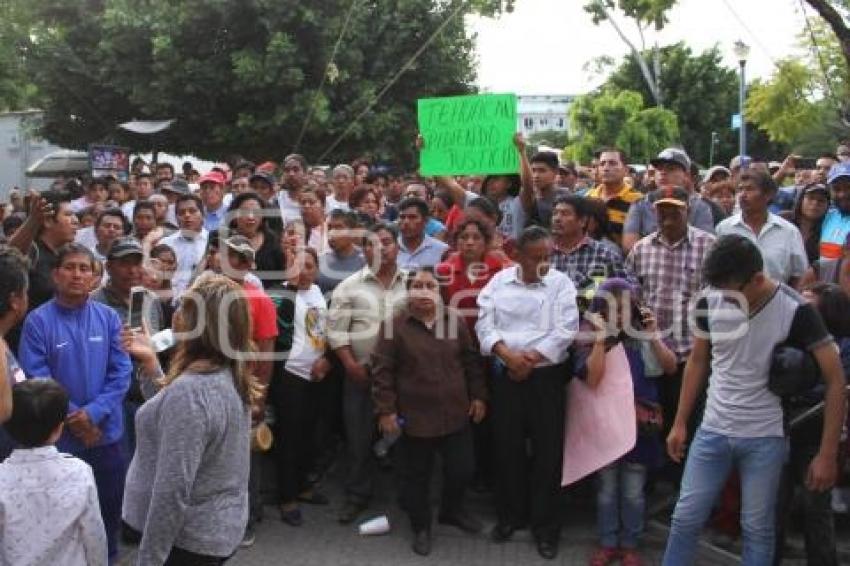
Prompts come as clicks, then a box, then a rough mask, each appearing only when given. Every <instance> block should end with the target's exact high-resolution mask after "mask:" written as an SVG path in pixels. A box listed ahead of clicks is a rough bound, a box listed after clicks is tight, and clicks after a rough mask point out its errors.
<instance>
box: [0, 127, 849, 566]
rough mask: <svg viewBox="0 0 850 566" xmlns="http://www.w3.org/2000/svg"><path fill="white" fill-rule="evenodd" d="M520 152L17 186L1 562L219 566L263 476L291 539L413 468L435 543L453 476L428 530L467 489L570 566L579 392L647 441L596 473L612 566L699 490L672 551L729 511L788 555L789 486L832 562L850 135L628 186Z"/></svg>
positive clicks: (6, 235) (6, 275) (249, 520)
mask: <svg viewBox="0 0 850 566" xmlns="http://www.w3.org/2000/svg"><path fill="white" fill-rule="evenodd" d="M427 143H428V140H427V139H421V138H420V139H419V140H417V144H418V146H419V147H423V146H424V145H426V144H427ZM514 143H515V146H516V151H517V153H518V155H519V162H520V169H521V170H520V172H519V174H505V175H489V176H486V177H477V176H460V177H436V178H423V177H420V176H418V175H415V174H406V173H404V172H402V171H399V170H394V169H391V168H386V167H383V166H377V165H374V164H370V163H369V162H368V161H367V160H358V161H356V162H355V163H352V164H339V165H337V166H335V167H332V168H330V167H321V166H312V167H311V166H310V165H309V163H308V161H307V160H306V159H305V157H303V156H301V155H297V154H292V155H288V156H286V157H284V158H283V159H282V161H281V162H280V163H274V162H267V163H263V164H259V165H257V164H254V163H251V162H249V161H238V162H235V163H230V164H220V165H217V166H216V167H214V168H213V169H212V170H210V171H208V172H206V173H205V174H203V175H201V174H199V173H198V172H197V171H194V170H193V169H192V166H191V164H186V166H184V168H183V171H182V172H181V173H180V174H177V173H176V172H175V171H174V168H173V167H172V166H171V165H169V164H166V163H160V164H155V163H152V164H147V163H145V162H144V161H142V160H140V159H139V160H136V161H135V162H134V163H133V165H132V167H131V171H130V176H129V180H128V182H122V181H119V180H117V179H112V178H91V179H85V180H82V181H81V180H79V179H70V180H59V181H57V182H56V183H54V186H53V187H52V188H51V189H50V190H48V191H45V192H42V193H40V194H38V193H35V192H31V193H27V194H22V193H21V192H19V191H16V192H14V193H13V194H12V195H11V198H10V202H9V203H8V204H4V205H2V207H0V215H2V217H3V218H2V221H3V224H2V226H3V244H2V246H0V273H2V277H0V336H3V337H5V341H4V342H2V344H3V350H4V352H3V355H0V422H5V425H4V426H3V428H2V430H0V459H2V460H4V461H3V463H2V464H0V517H2V519H0V562H2V563H4V564H14V565H29V564H32V565H43V564H51V563H53V564H88V565H98V564H112V563H114V562H115V561H116V560H117V558H118V554H119V546H120V545H119V541H122V540H123V541H124V543H126V544H130V545H136V546H138V551H137V556H138V558H137V560H138V564H140V565H145V566H147V565H161V564H169V565H195V564H198V565H200V564H204V565H208V564H222V563H224V562H225V561H226V560H228V559H229V558H230V557H231V556H232V555H233V554H234V553H235V552H236V551H237V550H238V548H239V547H240V545H241V546H249V545H251V544H252V543H253V542H254V539H255V532H254V528H255V525H256V522H257V521H259V520H262V519H263V508H264V503H267V502H266V501H264V499H263V496H264V493H263V492H262V490H261V486H262V485H263V483H268V482H264V479H263V474H264V472H268V471H269V470H272V469H273V470H274V474H275V477H274V478H273V480H274V481H273V483H274V485H275V486H276V489H275V498H276V499H275V501H274V503H275V506H276V509H277V511H278V513H279V517H280V520H281V521H282V522H283V523H284V524H286V525H288V526H291V527H296V528H297V527H302V526H303V525H304V524H305V517H304V515H303V513H302V505H327V504H329V503H331V501H330V500H329V498H328V496H327V495H325V493H323V490H322V478H323V475H324V472H325V471H326V470H327V469H328V468H329V466H330V465H331V464H332V462H333V461H334V460H335V458H340V459H342V460H343V462H344V466H343V467H342V468H341V469H342V470H343V473H344V476H345V477H344V499H343V500H341V501H334V502H333V503H334V504H336V505H338V506H339V514H338V519H339V522H340V523H341V524H351V523H353V522H354V521H356V520H357V519H358V517H361V516H362V515H363V514H364V513H365V512H366V511H367V509H368V508H369V506H370V503H371V502H372V500H373V498H374V496H375V490H376V481H375V480H376V475H377V473H378V465H379V464H381V463H386V462H387V461H390V460H391V461H393V462H394V465H395V468H396V470H397V472H398V473H397V477H398V482H399V494H400V495H399V504H400V506H401V507H402V509H403V510H404V511H405V512H406V513H407V514H408V516H409V518H410V524H411V530H412V533H413V536H412V549H413V551H414V552H415V553H417V554H419V555H428V554H429V553H430V552H431V548H432V544H433V539H432V534H431V533H432V523H433V521H434V519H433V516H432V513H433V511H432V509H431V496H430V491H429V488H430V486H431V484H432V481H431V480H432V475H433V468H434V467H435V461H436V459H437V458H438V457H439V458H440V460H441V461H442V463H443V465H442V468H441V469H442V482H441V484H440V485H441V486H442V494H441V497H440V506H439V511H438V514H437V521H439V522H440V523H442V524H447V525H451V526H453V527H457V528H458V529H460V530H462V531H464V532H467V533H478V532H480V531H481V530H482V529H483V526H482V522H481V520H480V518H478V517H475V516H474V515H473V514H472V513H470V512H469V511H468V510H467V508H466V506H465V505H464V494H465V492H466V491H467V489H469V488H470V487H474V488H475V489H477V490H481V491H482V492H488V493H490V494H491V495H492V500H493V503H494V505H495V508H496V514H497V523H496V525H495V527H493V528H492V530H491V531H490V533H489V536H490V537H491V539H492V540H493V541H494V542H495V543H501V542H505V541H507V540H509V539H510V538H511V537H512V536H513V535H514V533H515V532H516V531H517V530H521V529H526V528H527V529H530V530H531V533H532V535H533V539H534V541H535V545H536V549H537V551H538V553H539V554H540V555H541V556H542V557H544V558H547V559H552V558H555V557H556V556H557V554H558V549H559V538H560V532H561V522H562V516H563V510H564V509H563V503H562V502H563V499H562V496H563V493H564V488H563V486H562V483H563V478H564V469H565V466H566V462H568V461H569V459H570V458H571V457H574V453H573V452H571V451H570V450H569V449H566V448H565V435H566V433H567V432H568V431H567V430H566V429H567V428H568V427H567V423H568V422H570V421H569V416H570V415H569V414H568V407H569V406H570V405H569V400H570V395H571V393H570V392H572V391H575V390H576V388H582V390H583V391H587V392H589V393H590V394H591V395H597V396H604V395H608V394H611V395H613V393H610V392H613V391H614V390H615V388H616V387H615V384H616V383H626V384H627V385H626V388H625V393H626V397H625V398H626V399H627V405H628V406H627V407H626V409H627V410H626V411H624V412H621V416H620V417H619V420H622V421H623V423H625V424H624V425H623V426H624V427H625V429H629V430H631V431H632V432H631V434H632V439H633V440H631V441H630V442H629V444H628V446H626V447H625V448H624V449H621V450H620V451H619V452H618V453H617V455H616V457H613V458H608V459H607V460H606V461H605V462H604V463H603V465H599V466H596V467H595V468H594V469H593V470H591V471H593V472H595V482H596V483H595V485H596V487H595V493H596V504H597V505H596V509H597V513H596V523H597V530H598V548H597V549H596V550H595V551H594V552H593V554H592V555H591V556H589V557H588V560H589V564H591V566H604V565H605V564H612V563H616V562H619V563H621V564H623V565H625V566H636V565H639V564H641V563H642V561H643V559H642V557H641V552H640V540H641V535H642V533H643V531H644V523H645V515H646V507H647V506H646V496H645V493H646V491H647V486H648V484H649V483H650V482H670V483H672V484H673V485H674V486H675V487H676V488H677V489H679V490H680V491H679V498H678V502H677V504H676V507H675V510H674V511H673V514H672V518H671V532H670V536H669V539H668V542H667V548H666V552H665V556H664V564H665V565H670V566H680V565H686V564H691V563H693V561H694V557H695V553H696V549H697V541H698V538H699V535H700V532H701V530H702V529H703V527H704V526H705V525H706V523H707V522H708V520H709V518H710V516H711V514H712V512H713V511H715V512H716V513H718V514H719V515H722V514H723V512H724V511H725V512H726V513H727V514H731V516H732V517H733V518H734V520H733V522H734V523H736V524H737V523H738V522H740V529H741V532H742V540H743V562H744V564H747V565H771V564H775V563H779V561H781V558H782V553H783V549H784V535H785V532H786V531H787V528H786V525H787V523H788V515H789V513H790V509H791V508H792V505H793V503H794V501H795V498H794V494H795V491H798V492H799V493H800V494H801V497H800V498H799V499H800V501H801V502H802V506H803V512H804V514H805V522H804V531H805V541H806V553H807V557H808V560H809V564H815V565H834V564H837V563H838V561H837V554H836V544H835V531H834V526H833V504H835V505H838V504H839V503H840V502H839V501H837V500H835V501H833V498H832V497H831V495H830V494H831V490H832V488H833V487H834V486H835V485H836V482H837V481H839V479H840V465H841V464H842V463H843V460H844V458H845V455H846V448H847V442H846V406H845V405H846V392H845V374H846V372H847V370H848V368H850V295H848V293H850V261H847V260H848V258H850V148H848V147H847V146H845V145H841V146H839V147H838V150H837V152H836V154H835V155H824V156H822V157H821V158H820V159H818V160H817V163H816V168H815V169H812V170H806V169H802V168H800V167H796V161H797V159H796V158H795V157H794V156H789V157H788V158H787V159H785V161H783V162H782V163H774V164H771V163H769V162H762V161H758V160H756V159H753V158H750V157H748V156H739V157H736V158H735V159H733V160H732V162H731V163H730V166H729V167H728V168H727V167H723V166H715V167H712V168H711V169H709V170H708V171H706V172H704V174H703V173H702V172H701V171H700V170H699V168H698V167H697V166H696V165H695V164H694V163H693V162H692V161H691V159H690V158H689V156H688V154H687V153H686V151H685V150H683V149H681V148H666V149H663V150H662V151H660V152H659V153H658V155H657V157H656V158H655V159H653V160H651V162H650V163H649V164H647V166H646V167H645V168H644V167H640V168H635V167H632V166H630V165H629V163H628V159H627V156H626V155H625V154H624V152H623V151H621V150H619V149H616V148H603V149H601V150H600V151H599V152H598V153H597V154H596V158H595V159H594V161H593V163H591V164H588V165H587V166H577V165H575V164H573V163H562V162H560V161H559V158H558V156H557V155H556V154H554V153H549V152H539V153H536V154H533V155H529V152H528V151H527V148H526V146H525V143H524V141H523V140H522V138H521V137H520V136H517V137H515V138H514ZM804 378H809V379H804ZM783 379H784V381H783ZM621 390H622V388H621ZM621 424H622V423H621ZM618 426H619V425H618ZM269 431H271V432H272V435H271V436H272V437H273V444H272V447H271V449H270V451H265V450H267V449H268V443H267V442H266V441H265V440H264V439H267V437H268V432H269ZM606 441H607V440H606V438H604V437H601V438H600V437H593V439H592V441H591V442H593V443H596V444H602V445H604V444H605V443H606ZM611 442H613V440H611ZM340 446H342V449H341V450H338V448H339V447H340ZM597 448H600V447H599V446H597ZM601 448H605V446H602V447H601ZM612 449H616V448H612ZM69 456H72V457H69ZM270 463H273V466H270V465H269V464H270ZM721 492H723V493H724V494H726V493H727V492H729V493H731V494H732V496H731V497H727V495H724V496H723V497H722V505H720V507H721V508H720V509H716V507H717V504H718V503H719V502H720V500H721ZM736 493H738V494H739V495H738V496H736V495H735V494H736ZM739 518H740V519H739ZM307 528H309V526H308V527H307Z"/></svg>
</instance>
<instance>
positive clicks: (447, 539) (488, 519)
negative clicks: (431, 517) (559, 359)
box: [122, 465, 738, 566]
mask: <svg viewBox="0 0 850 566" xmlns="http://www.w3.org/2000/svg"><path fill="white" fill-rule="evenodd" d="M339 476H340V466H339V465H337V466H335V467H334V468H333V469H332V470H331V472H330V473H329V475H328V477H327V478H326V480H325V484H324V486H323V488H322V490H323V491H324V492H325V493H326V494H327V495H328V496H329V497H330V498H331V500H332V503H331V505H330V506H327V507H310V506H304V507H303V511H304V519H305V522H304V526H302V527H300V528H293V527H290V526H288V525H286V524H285V523H282V522H281V521H280V519H279V517H278V514H277V511H276V509H275V508H274V507H273V506H267V507H266V515H265V518H264V520H263V521H262V522H261V523H260V524H259V525H258V527H257V541H256V543H255V545H254V546H253V547H251V548H246V549H241V550H240V551H239V552H238V553H237V554H236V555H235V556H234V557H233V559H232V560H231V561H230V562H228V565H231V564H232V565H233V566H261V565H262V566H265V565H271V564H286V565H287V566H314V565H315V566H327V565H338V566H382V565H386V566H390V565H392V566H406V565H418V564H422V565H424V564H428V565H429V566H444V565H445V566H448V565H460V564H463V565H464V566H478V565H481V566H503V565H504V566H508V565H515V564H516V565H519V564H522V565H523V566H534V565H541V566H542V565H547V566H551V565H553V564H561V565H579V564H581V565H584V564H587V562H588V558H589V556H590V553H591V552H592V551H593V548H594V545H595V543H596V537H595V534H594V524H595V523H594V510H593V508H592V506H591V505H590V504H589V503H588V501H587V500H586V498H583V497H579V498H574V499H573V500H571V501H568V502H567V503H566V513H565V517H566V520H565V526H564V531H563V534H562V537H561V552H560V554H559V556H558V559H557V560H555V561H552V562H550V561H546V560H543V559H542V558H540V557H539V555H538V554H537V551H536V548H535V547H534V544H533V542H532V539H531V535H530V533H529V532H528V531H522V532H520V533H518V534H517V535H516V536H515V538H514V540H512V541H510V542H508V543H505V544H494V543H492V542H490V540H489V538H488V537H487V534H486V533H487V532H489V528H490V527H492V525H493V524H494V523H495V512H494V510H493V508H492V505H491V504H490V502H489V496H482V495H477V494H471V496H470V497H469V501H468V506H469V509H470V511H472V512H474V513H475V514H476V515H477V516H478V517H480V518H481V519H482V520H483V521H484V523H485V525H486V529H485V532H484V533H482V534H480V535H478V536H470V535H466V534H464V533H462V532H460V531H458V530H457V529H454V528H452V527H445V526H442V525H435V526H434V531H433V532H434V544H433V551H432V553H431V556H429V557H428V558H421V557H419V556H417V555H415V554H413V552H412V551H411V549H410V540H411V531H410V528H409V525H408V522H407V519H406V517H405V516H404V515H403V514H402V513H401V512H400V511H399V509H398V506H397V505H396V504H395V501H394V498H395V495H394V493H395V490H394V489H393V484H394V480H393V475H392V472H386V471H385V472H382V473H381V476H380V483H381V489H379V490H378V491H379V493H381V494H383V496H382V497H379V498H378V499H377V500H376V501H375V503H374V505H373V506H372V508H371V509H370V510H369V511H368V512H367V513H365V514H364V515H363V516H362V518H361V520H359V521H358V522H357V523H355V524H353V525H349V526H342V525H340V524H339V523H338V522H337V521H336V511H337V508H338V505H339V504H340V503H341V500H342V492H341V481H340V477H339ZM436 492H437V491H436V487H435V489H434V490H432V495H434V494H435V493H436ZM382 514H387V515H388V516H389V520H390V525H391V532H390V533H389V534H387V535H385V536H379V537H362V536H360V535H359V534H358V532H357V524H359V522H361V521H362V520H366V519H370V518H372V517H375V516H378V515H382ZM435 515H436V511H435ZM665 540H666V533H665V532H664V531H663V530H662V529H660V528H658V527H657V526H653V525H652V524H650V526H649V528H648V532H647V536H646V538H645V545H644V548H645V557H646V562H647V564H648V565H654V564H660V563H661V555H662V553H663V548H664V541H665ZM132 554H133V553H132V552H129V553H128V554H127V555H126V556H125V560H122V563H123V564H130V563H132ZM736 563H738V562H737V561H735V560H730V559H729V558H728V557H725V556H724V555H722V554H718V553H716V552H712V551H709V550H708V549H703V550H702V551H701V554H700V560H699V562H698V563H697V564H698V565H706V566H708V565H711V566H723V565H725V564H736Z"/></svg>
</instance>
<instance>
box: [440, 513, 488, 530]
mask: <svg viewBox="0 0 850 566" xmlns="http://www.w3.org/2000/svg"><path fill="white" fill-rule="evenodd" d="M437 522H438V523H440V524H441V525H451V526H453V527H457V528H459V529H460V530H462V531H463V532H465V533H469V534H471V535H474V534H478V533H480V532H481V529H482V528H484V526H483V525H482V524H481V521H479V520H478V519H476V518H475V517H473V516H472V515H470V514H469V513H467V512H466V511H458V512H457V513H453V514H451V515H440V516H439V518H438V519H437Z"/></svg>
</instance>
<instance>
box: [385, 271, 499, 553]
mask: <svg viewBox="0 0 850 566" xmlns="http://www.w3.org/2000/svg"><path fill="white" fill-rule="evenodd" d="M408 285H409V294H408V305H407V306H408V308H407V310H406V311H405V312H403V313H401V314H399V315H398V316H396V317H395V318H394V319H393V320H392V325H393V326H392V328H391V329H385V331H384V332H382V334H381V336H382V338H381V341H380V342H379V343H378V347H377V350H376V351H375V353H374V355H373V374H374V382H373V398H374V401H375V412H376V414H377V415H378V417H379V423H378V424H379V426H380V429H381V432H382V433H383V434H384V435H398V434H399V433H401V435H402V436H401V442H400V445H399V454H398V455H399V460H400V466H401V478H402V487H401V497H402V504H403V506H404V508H405V510H406V511H407V512H408V514H409V515H410V521H411V524H412V526H413V531H414V534H415V538H414V542H413V551H414V552H416V553H417V554H420V555H423V556H424V555H427V554H429V553H430V552H431V508H430V503H429V501H430V500H429V495H428V491H429V490H428V488H429V485H430V483H431V481H430V480H431V469H432V468H433V464H434V456H435V455H436V454H437V453H438V452H439V454H440V456H441V457H442V459H443V463H444V465H443V473H444V478H443V494H442V501H441V505H440V515H439V519H438V520H439V522H440V523H443V524H448V525H454V526H456V527H458V528H459V529H461V530H463V531H466V532H470V533H476V532H479V531H480V530H481V523H479V522H478V520H477V519H475V518H474V517H472V516H470V515H469V514H467V513H466V511H465V510H464V508H463V493H464V491H465V489H466V486H467V485H468V484H469V481H470V480H471V478H472V473H473V470H474V463H473V448H472V433H471V429H470V426H469V422H470V419H471V420H472V421H474V422H476V423H478V422H481V419H483V418H484V415H485V412H486V405H485V400H486V398H487V391H486V388H485V384H484V374H483V372H482V369H481V367H482V366H481V360H480V358H479V354H478V352H477V350H476V347H475V345H474V343H473V341H472V337H471V335H470V334H469V330H468V329H467V327H466V324H465V323H464V321H463V318H461V316H460V315H459V314H458V313H457V312H456V311H454V310H453V309H450V308H449V307H447V306H445V305H443V303H442V301H441V299H440V293H439V283H438V281H437V278H436V277H435V275H434V272H433V271H432V270H431V269H428V268H423V269H422V270H420V271H418V272H415V273H413V274H411V276H410V278H409V279H408ZM389 330H391V332H390V331H389Z"/></svg>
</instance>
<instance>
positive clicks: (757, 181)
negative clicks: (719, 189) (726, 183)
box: [716, 169, 809, 287]
mask: <svg viewBox="0 0 850 566" xmlns="http://www.w3.org/2000/svg"><path fill="white" fill-rule="evenodd" d="M776 190H777V188H776V183H775V182H774V180H773V178H772V177H771V176H770V175H769V174H767V173H765V172H764V171H759V170H757V169H748V170H745V171H744V172H743V173H741V177H740V180H739V184H738V195H739V196H738V202H739V204H740V205H741V211H740V212H739V213H737V214H734V215H732V216H730V217H729V218H727V219H726V220H724V221H723V222H721V223H720V224H718V225H717V229H716V233H717V236H718V237H719V236H725V235H727V234H738V235H739V236H744V237H745V238H749V239H750V240H751V241H753V242H754V243H755V244H756V246H758V249H759V251H760V252H761V255H762V257H763V258H764V271H765V273H766V274H767V275H768V276H769V277H770V278H771V279H773V280H774V281H781V282H782V283H785V284H787V285H788V286H789V287H796V286H797V283H798V282H799V280H800V278H801V277H802V276H803V274H804V273H805V272H806V270H807V269H808V268H809V260H808V256H807V255H806V246H805V244H804V243H803V236H802V235H801V233H800V230H799V229H798V228H797V227H796V226H794V225H793V224H791V223H790V222H788V221H787V220H785V219H784V218H782V217H781V216H777V215H776V214H773V213H772V212H770V210H769V209H768V206H769V205H770V202H771V201H772V200H773V197H774V196H775V195H776Z"/></svg>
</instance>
